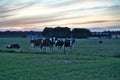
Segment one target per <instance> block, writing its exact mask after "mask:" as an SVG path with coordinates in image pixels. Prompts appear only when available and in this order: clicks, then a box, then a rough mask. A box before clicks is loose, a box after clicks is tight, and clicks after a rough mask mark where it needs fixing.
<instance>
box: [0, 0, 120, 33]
mask: <svg viewBox="0 0 120 80" xmlns="http://www.w3.org/2000/svg"><path fill="white" fill-rule="evenodd" d="M57 26H61V27H69V28H88V29H90V30H119V31H120V0H0V31H6V30H11V31H13V30H15V31H20V30H22V31H30V30H33V31H41V30H43V28H44V27H57Z"/></svg>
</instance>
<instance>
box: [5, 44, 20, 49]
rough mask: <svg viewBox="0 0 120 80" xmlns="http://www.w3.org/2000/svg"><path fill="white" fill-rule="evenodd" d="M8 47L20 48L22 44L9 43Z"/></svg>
mask: <svg viewBox="0 0 120 80" xmlns="http://www.w3.org/2000/svg"><path fill="white" fill-rule="evenodd" d="M6 48H8V49H19V48H20V45H19V44H9V45H7V47H6Z"/></svg>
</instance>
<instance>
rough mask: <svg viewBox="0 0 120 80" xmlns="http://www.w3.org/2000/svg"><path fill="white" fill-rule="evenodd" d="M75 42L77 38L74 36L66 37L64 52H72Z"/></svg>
mask: <svg viewBox="0 0 120 80" xmlns="http://www.w3.org/2000/svg"><path fill="white" fill-rule="evenodd" d="M74 43H75V39H73V38H66V39H65V41H64V53H65V51H66V50H67V52H69V53H71V51H72V47H73V44H74Z"/></svg>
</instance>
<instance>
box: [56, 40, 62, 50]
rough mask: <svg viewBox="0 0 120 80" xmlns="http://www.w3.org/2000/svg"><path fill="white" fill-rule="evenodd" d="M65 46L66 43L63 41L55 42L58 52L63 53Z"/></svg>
mask: <svg viewBox="0 0 120 80" xmlns="http://www.w3.org/2000/svg"><path fill="white" fill-rule="evenodd" d="M63 45H64V42H63V40H62V39H57V40H56V41H55V46H56V47H57V48H58V52H60V51H61V49H62V46H63Z"/></svg>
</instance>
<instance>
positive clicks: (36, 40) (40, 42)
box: [30, 39, 42, 50]
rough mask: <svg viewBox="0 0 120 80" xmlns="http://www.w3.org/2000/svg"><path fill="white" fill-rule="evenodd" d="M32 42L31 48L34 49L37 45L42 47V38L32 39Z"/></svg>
mask: <svg viewBox="0 0 120 80" xmlns="http://www.w3.org/2000/svg"><path fill="white" fill-rule="evenodd" d="M30 43H31V48H32V50H33V49H34V48H35V47H39V48H40V47H41V44H42V39H31V41H30Z"/></svg>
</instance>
